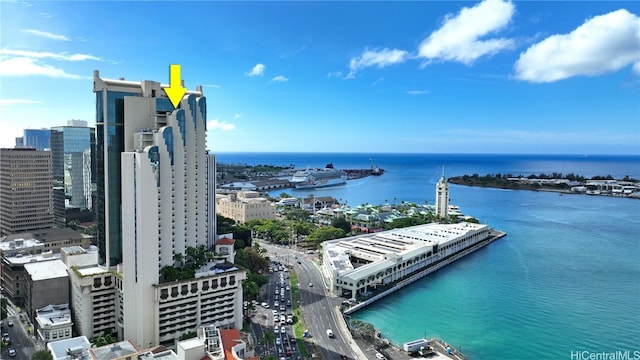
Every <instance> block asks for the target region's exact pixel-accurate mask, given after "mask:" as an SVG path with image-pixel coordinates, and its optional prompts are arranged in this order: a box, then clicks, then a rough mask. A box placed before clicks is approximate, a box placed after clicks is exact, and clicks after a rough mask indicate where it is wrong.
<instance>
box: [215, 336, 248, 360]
mask: <svg viewBox="0 0 640 360" xmlns="http://www.w3.org/2000/svg"><path fill="white" fill-rule="evenodd" d="M220 338H221V340H222V348H223V349H224V358H225V359H235V356H233V351H232V348H233V347H234V346H236V345H237V344H238V343H240V342H242V341H243V340H242V338H241V337H240V331H238V329H226V330H223V329H220Z"/></svg>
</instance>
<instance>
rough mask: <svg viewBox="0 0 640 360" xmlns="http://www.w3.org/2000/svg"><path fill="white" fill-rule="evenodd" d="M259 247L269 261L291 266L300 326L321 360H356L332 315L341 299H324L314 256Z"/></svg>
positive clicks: (334, 316)
mask: <svg viewBox="0 0 640 360" xmlns="http://www.w3.org/2000/svg"><path fill="white" fill-rule="evenodd" d="M260 245H261V246H263V247H264V248H265V249H267V251H268V252H269V254H270V257H271V259H272V260H276V261H280V262H283V263H285V264H287V263H288V264H289V265H292V266H293V270H294V271H295V272H296V274H297V276H298V283H299V291H300V302H301V303H300V306H301V308H302V312H303V317H304V322H305V323H306V324H307V326H308V329H309V332H310V335H311V340H312V343H313V345H315V350H316V351H319V352H321V353H322V358H323V359H340V358H341V355H346V356H347V357H348V358H349V359H356V358H357V357H356V355H355V354H354V353H353V351H352V349H351V346H350V344H349V342H350V337H349V336H346V335H347V334H343V328H344V327H343V326H340V325H339V322H340V323H341V322H342V319H339V318H338V316H339V315H337V312H336V311H334V310H335V308H336V307H337V306H339V305H340V303H341V301H342V300H343V299H340V298H331V297H330V296H328V294H327V292H326V288H325V282H324V281H323V276H322V273H321V271H320V269H319V266H320V265H319V264H318V263H317V257H316V256H317V255H316V254H307V253H303V252H300V251H295V250H292V249H289V248H286V247H280V246H274V245H271V244H269V243H266V242H260ZM327 329H331V330H332V332H333V334H334V337H333V338H329V336H328V335H327ZM347 339H349V340H347ZM312 350H313V349H312Z"/></svg>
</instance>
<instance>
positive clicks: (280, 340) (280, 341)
mask: <svg viewBox="0 0 640 360" xmlns="http://www.w3.org/2000/svg"><path fill="white" fill-rule="evenodd" d="M276 345H282V339H280V338H279V337H277V338H276Z"/></svg>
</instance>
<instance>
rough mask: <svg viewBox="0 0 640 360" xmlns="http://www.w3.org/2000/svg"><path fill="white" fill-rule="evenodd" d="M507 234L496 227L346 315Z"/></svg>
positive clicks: (364, 302)
mask: <svg viewBox="0 0 640 360" xmlns="http://www.w3.org/2000/svg"><path fill="white" fill-rule="evenodd" d="M506 235H507V233H505V232H502V231H498V230H495V229H491V236H489V237H488V238H487V239H485V240H483V241H480V242H478V243H477V244H475V245H472V246H470V247H468V248H466V249H464V250H462V251H460V252H457V253H455V254H453V255H450V256H448V257H446V258H443V259H440V260H438V261H436V262H434V263H433V264H432V265H430V266H429V267H427V268H426V269H424V270H421V271H419V272H417V273H415V274H413V275H411V276H409V277H408V278H406V279H404V280H401V281H398V282H397V283H396V284H395V285H394V286H393V287H391V288H390V289H387V290H385V291H382V292H381V293H379V294H377V295H375V296H372V297H371V298H369V299H367V300H365V301H363V302H361V303H358V304H356V305H354V306H352V307H350V308H349V309H347V310H345V311H344V314H345V315H351V314H353V313H354V312H356V311H358V310H360V309H362V308H364V307H365V306H367V305H369V304H371V303H373V302H375V301H377V300H379V299H382V298H383V297H385V296H387V295H389V294H391V293H394V292H396V291H398V290H400V289H402V288H403V287H405V286H407V285H409V284H412V283H414V282H416V281H417V280H420V279H422V278H423V277H425V276H427V275H429V274H431V273H433V272H435V271H437V270H438V269H441V268H443V267H445V266H447V265H449V264H451V263H453V262H455V261H456V260H458V259H460V258H462V257H464V256H466V255H469V254H471V253H472V252H474V251H476V250H479V249H481V248H483V247H485V246H487V245H489V244H491V243H492V242H494V241H496V240H498V239H500V238H502V237H504V236H506Z"/></svg>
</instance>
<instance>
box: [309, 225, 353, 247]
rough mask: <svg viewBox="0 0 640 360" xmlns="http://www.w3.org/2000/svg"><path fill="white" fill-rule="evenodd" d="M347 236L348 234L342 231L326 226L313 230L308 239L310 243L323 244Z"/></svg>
mask: <svg viewBox="0 0 640 360" xmlns="http://www.w3.org/2000/svg"><path fill="white" fill-rule="evenodd" d="M345 235H346V234H345V232H344V230H342V229H337V228H334V227H333V226H324V227H320V228H317V229H315V230H313V231H312V232H311V234H309V236H308V237H307V239H308V240H309V241H314V242H316V243H321V242H323V241H326V240H333V239H339V238H343V237H344V236H345Z"/></svg>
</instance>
